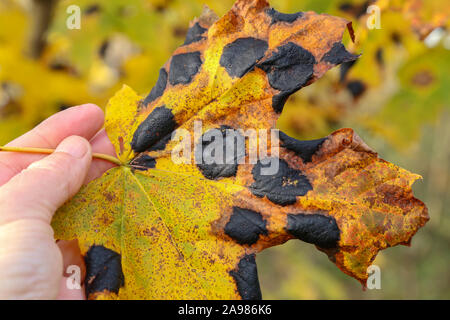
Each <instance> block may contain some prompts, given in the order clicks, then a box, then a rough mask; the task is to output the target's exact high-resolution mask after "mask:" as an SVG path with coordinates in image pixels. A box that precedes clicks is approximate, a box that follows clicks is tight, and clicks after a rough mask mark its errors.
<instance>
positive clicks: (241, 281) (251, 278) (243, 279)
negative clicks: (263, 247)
mask: <svg viewBox="0 0 450 320" xmlns="http://www.w3.org/2000/svg"><path fill="white" fill-rule="evenodd" d="M230 275H231V276H232V277H233V279H234V281H235V282H236V287H237V289H238V292H239V295H240V296H241V298H242V300H261V299H262V296H261V289H260V287H259V280H258V269H257V267H256V261H255V254H249V255H246V256H244V257H243V258H242V259H241V261H239V264H238V266H237V269H235V270H231V271H230Z"/></svg>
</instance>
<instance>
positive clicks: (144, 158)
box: [130, 154, 156, 171]
mask: <svg viewBox="0 0 450 320" xmlns="http://www.w3.org/2000/svg"><path fill="white" fill-rule="evenodd" d="M130 165H131V166H132V167H133V168H134V169H136V170H141V171H145V170H148V169H150V168H154V167H155V165H156V160H155V159H154V158H152V157H150V156H149V155H147V154H143V155H140V156H139V157H137V158H136V159H133V161H131V162H130Z"/></svg>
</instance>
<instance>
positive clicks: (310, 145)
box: [279, 131, 326, 163]
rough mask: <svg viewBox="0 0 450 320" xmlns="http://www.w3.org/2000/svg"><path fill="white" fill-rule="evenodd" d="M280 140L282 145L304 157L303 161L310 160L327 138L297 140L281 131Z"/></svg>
mask: <svg viewBox="0 0 450 320" xmlns="http://www.w3.org/2000/svg"><path fill="white" fill-rule="evenodd" d="M279 137H280V141H281V146H282V147H284V148H286V149H288V150H291V151H294V152H295V154H296V155H298V156H299V157H300V158H302V160H303V162H305V163H306V162H310V161H311V158H312V156H313V155H314V154H315V153H316V152H317V150H319V149H320V146H321V145H322V143H323V142H324V141H325V140H326V138H321V139H315V140H297V139H294V138H292V137H289V136H288V135H287V134H285V133H284V132H282V131H280V135H279Z"/></svg>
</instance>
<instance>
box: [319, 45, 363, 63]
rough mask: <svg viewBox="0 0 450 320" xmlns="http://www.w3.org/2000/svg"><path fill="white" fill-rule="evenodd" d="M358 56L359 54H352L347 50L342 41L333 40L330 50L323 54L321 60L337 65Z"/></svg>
mask: <svg viewBox="0 0 450 320" xmlns="http://www.w3.org/2000/svg"><path fill="white" fill-rule="evenodd" d="M358 57H359V55H354V54H351V53H350V52H348V51H347V49H345V46H344V45H343V44H342V42H335V43H334V44H333V47H332V48H331V49H330V51H328V52H327V53H325V54H324V55H323V57H322V61H325V62H329V63H331V64H334V65H338V64H341V63H343V62H349V61H354V60H356V59H358Z"/></svg>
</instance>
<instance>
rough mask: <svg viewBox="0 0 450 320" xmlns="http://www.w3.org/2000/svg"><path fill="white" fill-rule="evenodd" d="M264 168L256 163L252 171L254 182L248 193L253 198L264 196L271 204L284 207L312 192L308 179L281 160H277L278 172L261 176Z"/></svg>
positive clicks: (263, 165) (259, 163) (261, 164)
mask: <svg viewBox="0 0 450 320" xmlns="http://www.w3.org/2000/svg"><path fill="white" fill-rule="evenodd" d="M269 164H270V163H268V164H267V166H268V165H269ZM265 166H266V164H263V163H261V161H258V162H257V163H256V164H255V166H254V167H253V169H252V175H253V179H254V180H255V182H254V183H253V184H252V185H251V186H250V191H251V192H252V193H253V194H254V195H255V196H257V197H260V198H262V197H264V196H266V197H267V199H269V200H270V201H272V202H273V203H275V204H279V205H282V206H285V205H289V204H294V203H295V201H296V200H297V199H296V197H297V196H304V195H305V194H306V193H308V191H309V190H312V186H311V184H310V183H309V180H308V178H307V177H306V176H305V175H303V173H302V172H301V171H300V170H296V169H293V168H291V167H289V165H288V164H287V162H286V161H284V160H283V159H279V168H278V171H277V173H275V174H273V175H262V174H261V169H262V168H263V167H265Z"/></svg>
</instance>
